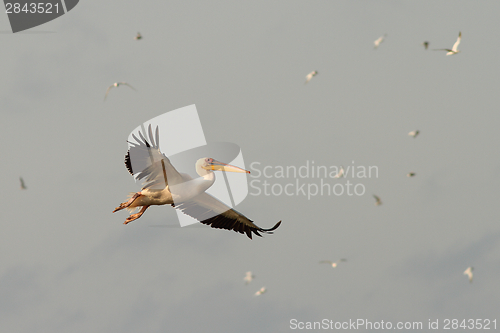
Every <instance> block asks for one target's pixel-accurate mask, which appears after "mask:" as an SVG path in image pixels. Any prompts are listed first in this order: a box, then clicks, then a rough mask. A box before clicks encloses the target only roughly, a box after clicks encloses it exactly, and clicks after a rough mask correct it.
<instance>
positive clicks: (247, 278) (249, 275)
mask: <svg viewBox="0 0 500 333" xmlns="http://www.w3.org/2000/svg"><path fill="white" fill-rule="evenodd" d="M254 278H255V275H253V274H252V272H250V271H248V272H247V274H246V275H245V277H244V278H243V280H244V281H245V284H249V283H250V282H252V280H253V279H254Z"/></svg>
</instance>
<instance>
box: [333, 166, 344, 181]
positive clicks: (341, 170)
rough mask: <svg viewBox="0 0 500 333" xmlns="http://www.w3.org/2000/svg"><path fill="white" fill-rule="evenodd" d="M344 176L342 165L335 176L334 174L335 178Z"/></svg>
mask: <svg viewBox="0 0 500 333" xmlns="http://www.w3.org/2000/svg"><path fill="white" fill-rule="evenodd" d="M342 177H344V167H342V166H340V170H339V172H338V173H337V174H336V175H335V176H333V178H342Z"/></svg>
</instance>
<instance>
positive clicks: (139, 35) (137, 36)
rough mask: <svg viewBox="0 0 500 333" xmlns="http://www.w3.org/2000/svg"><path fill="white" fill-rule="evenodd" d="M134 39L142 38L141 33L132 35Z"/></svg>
mask: <svg viewBox="0 0 500 333" xmlns="http://www.w3.org/2000/svg"><path fill="white" fill-rule="evenodd" d="M134 39H135V40H139V39H142V35H141V33H140V32H138V33H137V35H135V37H134Z"/></svg>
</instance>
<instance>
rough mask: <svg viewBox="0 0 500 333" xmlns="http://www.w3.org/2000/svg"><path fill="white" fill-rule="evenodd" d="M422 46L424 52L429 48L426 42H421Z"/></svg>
mask: <svg viewBox="0 0 500 333" xmlns="http://www.w3.org/2000/svg"><path fill="white" fill-rule="evenodd" d="M422 45H423V46H424V47H425V49H426V50H427V49H428V48H429V42H428V41H425V42H423V43H422Z"/></svg>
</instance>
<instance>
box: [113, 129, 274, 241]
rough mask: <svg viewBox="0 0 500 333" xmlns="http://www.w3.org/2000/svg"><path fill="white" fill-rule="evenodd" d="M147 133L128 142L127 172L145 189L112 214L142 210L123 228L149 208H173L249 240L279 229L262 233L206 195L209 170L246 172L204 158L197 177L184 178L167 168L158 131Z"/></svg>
mask: <svg viewBox="0 0 500 333" xmlns="http://www.w3.org/2000/svg"><path fill="white" fill-rule="evenodd" d="M148 131H149V140H148V139H146V138H145V137H144V136H143V135H142V133H141V132H140V131H139V136H140V138H138V137H136V136H135V135H133V134H132V137H133V138H134V139H135V140H136V141H137V142H136V143H134V142H129V144H130V145H131V146H130V148H129V150H128V152H127V155H125V166H126V167H127V170H128V171H129V172H130V174H131V175H133V176H136V179H138V180H141V179H144V181H143V182H144V183H143V185H144V187H143V188H142V190H141V191H139V192H137V193H133V194H132V195H131V197H130V199H129V200H128V201H126V202H123V203H121V204H120V206H118V207H116V208H115V210H114V211H113V213H114V212H117V211H119V210H122V209H125V208H127V209H129V210H133V209H134V208H136V207H142V208H141V210H140V211H139V212H138V213H136V214H132V215H130V216H129V217H128V218H127V219H126V220H125V222H124V224H127V223H130V222H132V221H134V220H137V219H138V218H140V217H141V216H142V214H144V212H145V211H146V209H148V208H149V206H152V205H172V207H174V208H176V209H178V210H180V211H182V212H183V213H184V214H186V215H189V216H191V217H193V218H194V219H196V220H198V221H200V222H201V223H203V224H207V225H210V226H211V227H212V228H217V229H227V230H234V231H236V232H239V233H242V234H243V233H246V235H247V236H248V237H249V238H250V239H252V233H254V234H256V235H257V236H261V235H260V233H259V232H262V233H269V234H272V231H273V230H275V229H276V228H278V227H279V225H280V224H281V221H279V222H278V223H276V225H275V226H274V227H272V228H271V229H262V228H260V227H258V226H257V225H255V224H254V223H253V222H252V221H251V220H249V219H248V218H246V217H245V216H244V215H243V214H241V213H239V212H237V211H236V210H234V209H231V208H230V207H228V206H226V205H225V204H224V203H222V202H220V201H219V200H217V199H216V198H214V197H213V196H211V195H210V194H208V193H205V191H206V190H207V189H208V188H210V186H212V184H213V183H214V182H215V174H214V172H213V171H212V170H214V171H226V172H229V171H230V172H242V173H250V172H249V171H246V170H243V169H240V168H238V167H235V166H232V165H229V164H226V163H222V162H218V161H216V160H214V159H213V158H208V157H207V158H202V159H199V160H198V161H197V162H196V165H195V168H196V172H197V173H198V175H200V177H199V178H196V179H192V178H191V177H190V176H189V175H187V174H181V173H179V172H178V171H177V170H176V169H175V168H174V167H173V166H172V164H170V160H169V159H168V158H167V156H165V155H164V154H163V153H162V152H161V151H160V147H159V139H160V134H159V131H158V127H157V128H156V133H155V135H154V136H153V131H152V130H151V125H149V128H148ZM261 237H262V236H261Z"/></svg>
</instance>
